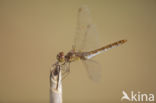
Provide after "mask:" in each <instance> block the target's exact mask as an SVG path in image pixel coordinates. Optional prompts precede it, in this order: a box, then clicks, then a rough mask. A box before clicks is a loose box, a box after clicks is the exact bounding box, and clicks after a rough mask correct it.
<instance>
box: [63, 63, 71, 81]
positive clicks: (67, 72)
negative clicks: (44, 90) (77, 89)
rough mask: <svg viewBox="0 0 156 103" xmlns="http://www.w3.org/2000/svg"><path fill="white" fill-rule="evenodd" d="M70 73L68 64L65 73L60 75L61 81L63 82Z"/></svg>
mask: <svg viewBox="0 0 156 103" xmlns="http://www.w3.org/2000/svg"><path fill="white" fill-rule="evenodd" d="M69 73H70V64H69V66H68V67H67V68H66V69H65V72H64V73H63V74H62V75H63V77H62V80H64V79H65V78H66V77H67V76H68V75H69Z"/></svg>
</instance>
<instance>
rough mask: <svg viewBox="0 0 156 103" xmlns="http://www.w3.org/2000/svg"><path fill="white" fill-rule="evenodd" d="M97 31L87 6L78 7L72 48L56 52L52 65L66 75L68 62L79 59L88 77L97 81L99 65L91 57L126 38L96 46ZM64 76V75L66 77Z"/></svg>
mask: <svg viewBox="0 0 156 103" xmlns="http://www.w3.org/2000/svg"><path fill="white" fill-rule="evenodd" d="M97 37H98V33H97V31H96V26H95V24H94V23H93V22H92V18H91V15H90V11H89V9H88V7H87V6H82V7H81V8H79V9H78V19H77V29H76V35H75V38H74V44H73V46H72V49H71V50H70V51H69V52H68V53H67V54H64V52H60V53H58V54H57V56H56V58H57V62H56V63H55V64H54V65H53V66H55V67H58V66H59V67H60V70H61V71H63V72H62V73H63V74H66V76H67V75H68V74H69V73H70V64H71V63H72V62H75V61H78V60H81V61H82V63H83V64H84V66H85V68H86V70H87V72H88V75H89V78H91V79H92V80H94V81H98V80H99V79H100V78H101V74H100V73H101V72H100V70H101V69H100V68H101V67H100V65H99V64H98V62H96V61H94V60H93V59H92V58H93V57H94V56H96V55H99V54H101V53H103V52H105V51H107V50H109V49H111V48H115V47H117V46H119V45H122V44H124V43H125V42H126V41H127V40H119V41H116V42H114V43H111V44H108V45H106V46H102V47H100V46H98V42H99V41H98V38H97ZM66 76H65V77H66Z"/></svg>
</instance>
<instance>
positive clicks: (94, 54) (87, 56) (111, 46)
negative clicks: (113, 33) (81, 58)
mask: <svg viewBox="0 0 156 103" xmlns="http://www.w3.org/2000/svg"><path fill="white" fill-rule="evenodd" d="M126 41H127V40H120V41H117V42H114V43H112V44H109V45H106V46H104V47H102V48H99V49H96V50H93V51H90V52H88V53H87V54H88V55H86V56H85V57H86V58H87V59H90V58H92V57H94V56H96V55H98V54H100V53H102V52H105V51H107V50H109V49H112V48H115V47H117V46H119V45H121V44H124V43H125V42H126Z"/></svg>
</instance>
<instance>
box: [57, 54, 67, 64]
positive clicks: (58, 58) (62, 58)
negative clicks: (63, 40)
mask: <svg viewBox="0 0 156 103" xmlns="http://www.w3.org/2000/svg"><path fill="white" fill-rule="evenodd" d="M56 58H57V60H58V61H59V62H64V61H65V59H64V52H60V53H59V54H57V56H56Z"/></svg>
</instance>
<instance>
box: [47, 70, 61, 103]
mask: <svg viewBox="0 0 156 103" xmlns="http://www.w3.org/2000/svg"><path fill="white" fill-rule="evenodd" d="M55 69H57V68H55ZM50 73H51V74H50V103H62V81H61V71H59V72H58V74H55V73H54V70H53V71H50Z"/></svg>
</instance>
